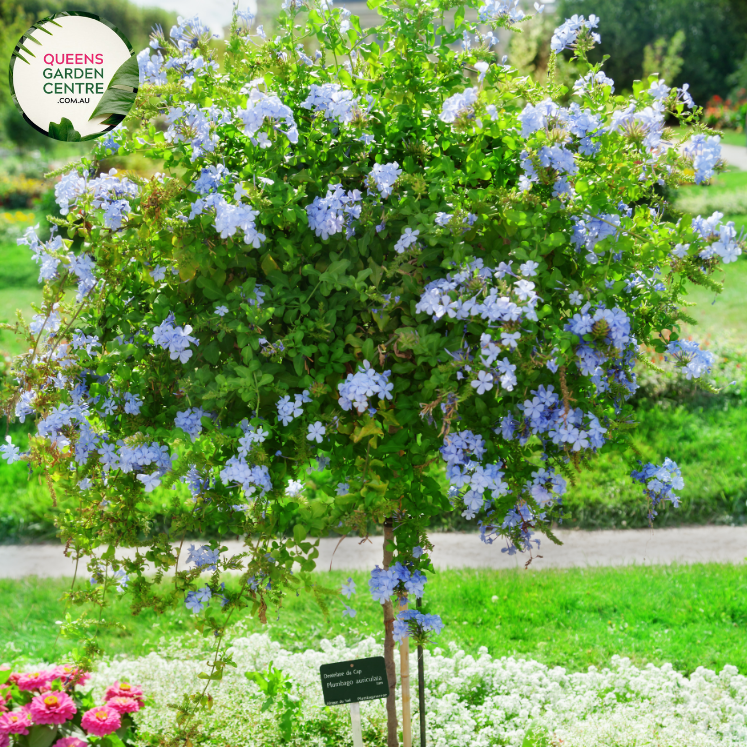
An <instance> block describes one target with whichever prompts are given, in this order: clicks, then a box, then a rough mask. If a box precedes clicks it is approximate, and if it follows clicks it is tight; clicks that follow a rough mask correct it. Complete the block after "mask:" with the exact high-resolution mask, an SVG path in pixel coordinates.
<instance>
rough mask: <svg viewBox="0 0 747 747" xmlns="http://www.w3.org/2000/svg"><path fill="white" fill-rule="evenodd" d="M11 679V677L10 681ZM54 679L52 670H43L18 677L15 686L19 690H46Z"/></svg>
mask: <svg viewBox="0 0 747 747" xmlns="http://www.w3.org/2000/svg"><path fill="white" fill-rule="evenodd" d="M12 677H13V675H11V679H12ZM54 678H55V671H54V669H43V670H42V671H40V672H26V673H25V674H21V675H19V677H18V680H17V682H16V684H17V685H18V689H19V690H46V689H47V688H48V687H49V683H50V682H51V681H52V680H53V679H54Z"/></svg>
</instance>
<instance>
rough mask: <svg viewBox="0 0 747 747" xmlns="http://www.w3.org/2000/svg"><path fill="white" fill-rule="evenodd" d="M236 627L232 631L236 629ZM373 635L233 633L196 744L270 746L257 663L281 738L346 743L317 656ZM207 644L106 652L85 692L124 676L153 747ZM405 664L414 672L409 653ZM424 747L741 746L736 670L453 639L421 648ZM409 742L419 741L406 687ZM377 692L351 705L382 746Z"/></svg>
mask: <svg viewBox="0 0 747 747" xmlns="http://www.w3.org/2000/svg"><path fill="white" fill-rule="evenodd" d="M239 631H240V629H239ZM380 649H381V644H380V643H377V642H376V641H375V640H374V639H373V638H366V639H364V640H362V641H361V642H360V643H358V644H357V645H347V644H346V643H345V640H344V639H343V638H342V637H338V638H335V639H334V640H333V641H323V642H322V644H321V650H319V651H313V650H307V651H305V652H303V653H291V652H289V651H286V650H284V649H282V648H281V646H280V645H279V644H278V643H275V642H273V641H271V640H270V639H269V638H268V637H267V636H266V635H258V634H252V635H247V636H241V631H240V637H237V638H235V639H234V640H233V642H232V654H233V658H234V660H235V662H236V664H237V666H236V668H235V669H232V668H228V669H227V670H226V672H225V675H224V678H223V680H222V681H221V682H219V683H215V684H214V685H211V692H212V694H213V697H214V704H213V707H212V709H211V710H209V711H205V712H203V714H202V716H201V718H202V723H201V730H202V732H203V735H204V737H206V738H207V743H208V744H211V745H216V746H217V745H220V746H221V747H223V746H224V745H225V746H226V747H227V746H228V745H231V747H239V746H240V745H247V746H248V745H252V746H254V745H257V747H260V746H264V745H268V746H269V745H279V744H281V743H283V741H282V739H281V737H280V734H279V732H278V726H277V723H278V720H279V715H280V714H278V713H277V712H276V711H275V709H273V708H271V709H269V710H267V711H265V712H264V713H262V712H260V709H261V706H262V704H263V702H264V700H265V696H264V694H263V693H261V692H260V691H259V688H258V687H257V686H256V685H255V684H254V683H252V682H250V681H249V680H247V678H246V677H245V676H244V673H245V672H247V671H258V670H266V669H267V667H268V665H269V664H270V662H272V664H273V665H274V667H276V668H277V669H280V670H282V671H283V672H284V673H285V674H286V675H287V676H289V677H290V678H291V680H292V682H293V688H294V695H295V696H296V697H298V698H299V699H300V701H301V706H300V709H299V711H298V717H297V720H296V723H295V726H294V737H293V741H292V743H294V744H297V745H346V744H352V736H351V731H350V717H349V713H348V709H347V708H346V707H344V706H342V707H336V708H325V707H324V703H323V699H322V692H321V686H320V682H319V667H320V665H321V664H325V663H328V662H334V661H343V660H346V659H354V658H359V657H365V656H376V655H379V654H380ZM206 653H207V649H206V648H203V643H202V639H201V638H200V637H199V636H194V637H186V638H183V639H178V640H175V641H168V642H167V641H165V640H163V639H162V641H161V649H160V650H159V653H151V654H149V655H148V656H144V657H141V658H123V657H121V658H115V659H111V660H109V661H108V662H106V663H104V664H102V665H101V666H100V667H99V669H98V671H97V672H96V673H95V674H94V677H93V679H92V684H93V686H94V695H99V694H100V693H99V691H102V692H103V690H104V689H105V688H106V686H107V684H110V682H111V680H112V678H116V679H129V680H130V681H131V682H136V683H138V684H140V685H141V686H142V687H143V688H144V690H145V691H146V692H147V693H148V694H149V702H148V707H146V708H144V709H143V710H141V711H140V712H139V713H137V714H136V715H135V719H136V721H137V723H138V726H139V733H140V741H139V744H140V745H155V744H158V743H159V742H160V740H161V739H162V738H163V737H164V736H166V737H168V736H169V734H170V733H171V730H172V729H173V727H174V720H175V717H176V711H175V710H174V709H172V708H169V706H170V705H172V704H176V703H178V702H179V701H180V700H181V697H182V696H183V695H184V694H188V693H191V692H193V691H194V690H195V689H196V688H195V683H196V681H197V680H196V679H195V677H196V675H197V674H198V673H199V672H201V671H204V668H205V661H204V659H205V658H206ZM410 667H411V671H416V670H415V668H416V661H415V657H414V655H413V657H412V660H411V663H410ZM425 672H426V704H427V723H428V734H427V739H428V742H427V743H428V745H430V746H432V747H462V746H464V747H468V746H469V747H489V746H491V747H492V745H511V746H512V747H522V745H523V746H524V747H528V746H529V745H532V746H534V745H536V746H537V747H560V745H562V746H563V747H644V746H649V745H650V746H652V747H654V746H655V747H710V746H711V745H714V746H715V745H723V746H725V747H726V746H728V747H731V746H732V745H734V746H736V745H744V744H747V677H745V676H743V675H740V674H739V673H738V671H737V668H736V667H733V666H727V667H724V669H723V671H722V672H721V673H719V674H717V673H715V672H713V671H711V670H709V669H705V668H702V667H700V668H698V669H697V670H696V671H695V672H694V673H693V674H692V675H690V676H689V677H686V676H683V675H681V674H679V673H678V672H676V671H674V670H673V669H672V667H671V665H669V664H665V665H664V666H661V667H656V666H654V665H652V664H649V665H648V666H646V667H645V668H644V669H639V668H637V667H635V666H633V665H632V664H631V663H630V660H629V659H626V658H622V657H618V656H615V657H613V659H612V663H611V667H610V668H609V669H603V670H601V671H600V670H597V669H596V668H595V667H590V668H589V671H588V672H585V673H569V672H567V671H566V670H565V669H563V668H561V667H555V668H552V669H551V668H549V667H547V666H545V665H543V664H541V663H539V662H536V661H532V660H530V659H516V658H513V657H508V658H501V659H496V658H493V657H491V656H490V655H489V654H488V653H487V650H486V649H485V648H481V649H480V651H479V654H478V656H477V657H473V656H470V655H468V654H465V652H464V651H460V650H457V648H456V646H455V645H453V644H452V647H451V651H450V653H449V654H448V655H447V654H445V653H444V652H443V651H442V650H441V649H435V650H434V652H433V653H432V654H431V653H429V652H428V651H426V652H425ZM413 696H414V703H413V704H414V707H415V714H414V716H413V727H414V729H415V734H414V743H415V744H419V735H418V731H417V728H418V716H417V698H416V697H415V696H416V689H415V688H414V689H413ZM384 703H385V701H383V700H382V701H372V702H368V703H362V704H361V712H362V718H363V729H364V741H365V744H367V745H369V746H373V745H383V744H385V743H386V711H385V707H384Z"/></svg>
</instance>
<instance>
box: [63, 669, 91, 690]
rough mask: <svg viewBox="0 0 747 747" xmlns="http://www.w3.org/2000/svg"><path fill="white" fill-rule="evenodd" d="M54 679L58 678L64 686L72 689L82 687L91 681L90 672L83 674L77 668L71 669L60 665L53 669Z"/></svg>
mask: <svg viewBox="0 0 747 747" xmlns="http://www.w3.org/2000/svg"><path fill="white" fill-rule="evenodd" d="M54 676H55V679H57V678H59V679H60V680H62V683H63V684H64V685H68V684H70V685H72V686H73V687H82V686H83V685H85V684H86V682H88V680H90V679H91V673H90V672H84V671H83V670H82V669H78V667H71V666H65V665H61V666H59V667H55V668H54Z"/></svg>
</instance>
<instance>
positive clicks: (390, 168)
mask: <svg viewBox="0 0 747 747" xmlns="http://www.w3.org/2000/svg"><path fill="white" fill-rule="evenodd" d="M401 173H402V169H401V168H400V167H399V164H398V163H397V162H396V161H394V162H393V163H376V164H374V166H373V168H372V169H371V173H370V174H369V175H368V193H369V194H376V192H378V193H379V194H380V195H381V197H382V198H383V199H386V198H387V197H389V195H390V194H392V189H393V188H394V183H395V182H396V181H397V179H398V178H399V176H400V174H401Z"/></svg>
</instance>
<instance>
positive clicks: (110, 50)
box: [9, 11, 139, 141]
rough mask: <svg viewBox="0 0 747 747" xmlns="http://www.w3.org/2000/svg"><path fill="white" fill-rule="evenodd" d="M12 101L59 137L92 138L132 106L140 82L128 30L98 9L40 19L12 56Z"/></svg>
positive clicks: (28, 117)
mask: <svg viewBox="0 0 747 747" xmlns="http://www.w3.org/2000/svg"><path fill="white" fill-rule="evenodd" d="M9 77H10V87H11V93H12V95H13V101H14V103H15V104H16V106H17V107H18V109H19V110H20V111H21V114H23V118H24V119H25V120H26V121H27V122H28V123H29V124H30V125H31V126H32V127H33V128H34V129H36V130H38V131H39V132H41V133H43V134H44V135H47V136H48V137H51V138H55V139H56V140H66V141H79V140H92V139H94V138H97V137H99V136H101V135H103V134H104V133H105V132H108V131H109V130H111V129H113V128H114V127H116V126H117V125H118V124H119V123H120V122H121V121H122V120H123V119H124V118H125V115H126V114H127V113H128V112H129V110H130V108H131V107H132V104H133V103H134V101H135V96H136V94H137V89H138V85H139V70H138V62H137V58H136V57H135V56H133V52H132V46H131V45H130V42H129V41H128V40H127V38H126V37H125V35H124V34H123V33H122V32H121V31H119V29H117V28H116V27H115V26H113V25H112V24H111V23H109V22H108V21H105V20H104V19H102V18H99V16H97V15H94V14H93V13H85V12H82V11H70V12H63V13H55V14H54V15H52V16H49V17H47V18H43V19H42V20H40V21H37V22H36V23H35V24H34V25H33V26H32V27H31V28H30V29H29V30H28V31H26V33H25V34H24V35H23V36H22V37H21V39H20V40H19V41H18V44H16V46H15V48H14V50H13V53H12V55H11V58H10V76H9Z"/></svg>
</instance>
